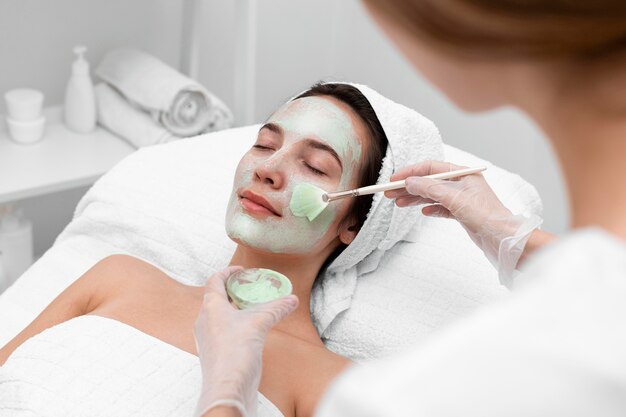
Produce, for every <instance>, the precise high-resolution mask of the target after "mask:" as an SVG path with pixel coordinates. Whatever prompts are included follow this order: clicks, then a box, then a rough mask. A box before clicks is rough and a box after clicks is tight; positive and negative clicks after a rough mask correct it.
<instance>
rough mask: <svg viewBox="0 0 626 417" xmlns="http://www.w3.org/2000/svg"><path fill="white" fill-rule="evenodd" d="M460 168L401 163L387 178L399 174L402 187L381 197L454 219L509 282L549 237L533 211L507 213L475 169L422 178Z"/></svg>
mask: <svg viewBox="0 0 626 417" xmlns="http://www.w3.org/2000/svg"><path fill="white" fill-rule="evenodd" d="M462 168H463V167H460V166H457V165H454V164H451V163H449V162H440V161H425V162H422V163H419V164H416V165H412V166H408V167H405V168H403V169H401V170H399V171H398V172H396V173H395V174H394V175H392V176H391V179H390V180H391V181H398V180H402V179H405V180H406V187H405V188H403V189H399V190H393V191H387V192H385V196H386V197H388V198H394V199H395V200H396V204H397V205H398V206H400V207H404V206H414V205H421V204H429V205H428V206H426V207H424V208H423V209H422V213H423V214H424V215H427V216H432V217H446V218H452V219H456V220H457V221H458V222H459V223H461V225H462V226H463V228H464V229H465V230H466V231H467V233H468V234H469V236H470V238H471V239H472V241H473V242H474V243H476V245H477V246H478V247H479V248H480V249H481V250H482V251H483V252H484V254H485V256H486V257H487V259H489V261H490V262H491V263H492V264H493V265H494V266H495V267H496V268H497V269H498V275H499V276H500V281H501V282H502V283H503V284H504V285H507V286H511V285H512V280H513V275H514V271H515V269H516V268H517V267H518V266H520V265H521V262H523V261H524V260H525V259H526V258H528V257H529V256H530V255H531V254H532V253H533V252H535V251H536V250H537V249H538V248H539V247H541V246H543V245H545V244H546V243H548V242H550V241H552V240H554V239H555V237H554V236H553V235H550V234H549V233H546V232H542V231H540V230H539V229H538V227H539V226H540V225H541V223H542V221H543V220H542V219H541V218H540V217H539V216H536V215H531V216H529V217H526V216H522V215H514V214H513V213H511V211H510V210H508V209H507V208H506V207H505V206H504V204H502V202H501V201H500V200H499V199H498V197H497V196H496V194H495V193H494V192H493V190H492V189H491V187H490V186H489V184H487V181H485V178H484V177H483V176H482V175H481V174H473V175H467V176H465V177H460V178H456V179H453V180H434V179H431V178H424V177H425V176H427V175H431V174H438V173H442V172H449V171H453V170H457V169H462Z"/></svg>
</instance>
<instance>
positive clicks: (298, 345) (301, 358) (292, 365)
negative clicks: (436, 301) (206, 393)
mask: <svg viewBox="0 0 626 417" xmlns="http://www.w3.org/2000/svg"><path fill="white" fill-rule="evenodd" d="M263 355H264V358H263V359H264V361H263V362H264V363H263V366H268V365H269V366H271V367H272V368H273V369H272V372H271V373H269V374H270V375H272V377H273V381H271V382H270V381H263V382H266V383H267V385H266V384H264V383H262V384H261V386H262V387H267V388H269V387H270V386H271V385H272V382H274V383H275V382H276V381H281V380H282V381H288V382H289V388H288V390H289V391H291V395H292V396H293V398H295V407H296V410H295V415H297V416H312V415H313V412H314V411H315V407H316V406H317V404H318V402H319V401H320V399H321V397H322V395H323V394H324V392H325V391H326V389H327V388H328V385H329V384H330V383H331V382H332V380H333V379H334V378H335V377H336V376H337V375H338V374H339V373H340V372H341V371H342V370H343V369H344V368H345V367H346V366H348V365H349V364H350V363H351V362H350V360H348V359H347V358H344V357H343V356H340V355H337V354H336V353H333V352H331V351H330V350H328V349H327V348H326V347H325V346H324V345H323V344H322V342H321V341H319V343H312V342H311V341H308V340H303V339H300V338H297V337H294V336H292V335H290V334H287V333H284V332H281V331H271V332H270V334H269V335H268V337H267V341H266V347H265V350H264V354H263ZM263 374H264V375H266V372H265V368H264V372H263ZM281 374H282V378H281V377H280V376H279V375H281ZM283 389H285V388H284V387H283Z"/></svg>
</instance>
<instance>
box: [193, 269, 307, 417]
mask: <svg viewBox="0 0 626 417" xmlns="http://www.w3.org/2000/svg"><path fill="white" fill-rule="evenodd" d="M241 269H242V268H241V267H229V268H226V269H225V270H223V271H221V272H217V273H215V274H214V275H213V276H211V278H209V280H208V281H207V284H206V287H205V294H204V301H203V302H202V308H201V309H200V314H199V315H198V318H197V320H196V323H195V326H194V334H195V338H196V347H197V349H198V356H199V357H200V364H201V368H202V393H201V395H200V400H199V401H198V407H197V408H196V413H195V415H196V416H202V415H203V414H204V413H205V412H207V411H208V410H210V409H212V408H214V407H217V406H220V405H228V406H232V407H235V408H237V409H238V410H239V411H240V412H241V415H242V416H243V417H254V416H256V411H257V392H258V389H259V383H260V381H261V364H262V354H263V345H264V344H265V337H266V335H267V332H268V331H269V330H270V328H271V327H272V326H274V325H275V324H276V323H278V322H279V321H280V320H282V319H283V318H284V317H285V316H287V315H288V314H289V313H291V312H292V311H294V310H295V309H296V307H297V306H298V298H297V297H296V296H295V295H289V296H287V297H283V298H281V299H278V300H274V301H271V302H269V303H265V304H260V305H258V306H255V307H253V308H249V309H246V310H239V309H237V307H235V306H234V305H231V303H230V302H229V301H228V295H227V294H226V287H225V283H226V279H227V278H228V277H229V276H230V275H232V274H233V273H234V272H236V271H239V270H241Z"/></svg>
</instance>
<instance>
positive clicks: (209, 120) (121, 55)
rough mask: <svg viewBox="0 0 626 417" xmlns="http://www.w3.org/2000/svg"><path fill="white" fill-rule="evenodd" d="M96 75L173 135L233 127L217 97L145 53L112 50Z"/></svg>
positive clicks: (126, 49) (121, 49) (227, 111)
mask: <svg viewBox="0 0 626 417" xmlns="http://www.w3.org/2000/svg"><path fill="white" fill-rule="evenodd" d="M95 73H96V75H97V76H98V77H100V78H101V79H102V80H103V81H105V82H106V83H108V84H110V85H111V86H113V87H115V88H116V89H117V90H118V91H119V92H120V93H121V94H122V95H123V96H124V97H125V98H126V99H127V100H128V101H130V102H131V103H133V104H134V105H136V106H138V107H139V108H141V109H143V110H145V111H147V112H149V113H150V114H151V116H152V118H153V120H155V121H156V122H158V123H160V124H161V125H162V126H163V127H165V128H166V129H167V130H168V131H170V132H171V133H172V134H174V135H176V136H181V137H186V136H194V135H197V134H200V133H204V132H212V131H215V130H221V129H226V128H229V127H231V126H232V124H233V120H234V118H233V114H232V112H231V111H230V109H229V108H228V107H227V106H226V105H225V104H224V103H223V102H222V101H221V100H220V99H219V98H217V97H216V96H215V95H214V94H211V93H210V92H209V91H208V90H207V89H205V88H204V87H203V86H202V85H200V84H198V83H197V82H196V81H194V80H192V79H190V78H188V77H186V76H185V75H183V74H181V73H179V72H178V71H176V70H175V69H173V68H171V67H170V66H168V65H167V64H165V63H164V62H163V61H161V60H159V59H157V58H155V57H154V56H152V55H149V54H147V53H145V52H142V51H139V50H136V49H131V48H119V49H114V50H112V51H110V52H109V53H107V54H106V55H105V56H104V58H103V59H102V61H101V62H100V64H99V65H98V67H97V68H96V71H95Z"/></svg>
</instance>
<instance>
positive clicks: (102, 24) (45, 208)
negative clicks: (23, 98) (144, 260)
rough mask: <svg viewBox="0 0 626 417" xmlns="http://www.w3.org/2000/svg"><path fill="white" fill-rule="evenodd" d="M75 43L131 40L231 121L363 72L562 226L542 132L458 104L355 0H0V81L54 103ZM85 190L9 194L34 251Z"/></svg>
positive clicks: (263, 114) (556, 227)
mask: <svg viewBox="0 0 626 417" xmlns="http://www.w3.org/2000/svg"><path fill="white" fill-rule="evenodd" d="M191 25H194V26H191ZM191 39H195V42H194V43H191V41H190V40H191ZM77 44H84V45H86V46H87V47H88V48H89V51H88V53H87V58H88V59H89V61H90V62H91V63H92V67H93V66H95V64H97V62H98V61H99V59H100V58H101V57H102V55H103V54H104V53H105V52H106V51H108V50H109V49H111V48H114V47H118V46H123V45H129V46H135V47H138V48H141V49H144V50H145V51H147V52H149V53H152V54H154V55H156V56H157V57H159V58H160V59H162V60H163V61H165V62H167V63H168V64H170V65H172V66H174V67H176V68H179V69H184V70H191V71H192V72H193V73H194V74H195V75H196V76H197V78H198V79H199V81H200V82H202V83H203V84H204V85H205V86H206V87H207V88H209V89H210V90H211V91H213V92H214V93H215V94H217V95H218V96H219V97H221V98H222V99H223V100H224V102H225V103H226V104H227V105H229V106H230V107H231V108H232V109H233V110H234V112H235V115H236V117H237V124H239V125H244V124H249V123H256V122H261V121H262V120H264V119H265V118H267V117H268V116H269V115H270V114H271V112H272V111H273V110H274V109H275V108H276V107H277V106H279V105H280V104H281V103H283V102H284V101H285V100H286V99H288V98H290V97H291V96H293V95H294V94H296V93H298V92H300V91H302V90H304V89H305V88H307V87H308V86H309V85H311V84H313V83H315V82H316V81H318V80H322V79H323V80H328V81H332V80H350V81H355V82H360V83H364V84H368V85H370V86H371V87H373V88H375V89H377V90H378V91H380V92H381V93H383V94H384V95H386V96H388V97H390V98H391V99H393V100H395V101H397V102H400V103H402V104H405V105H407V106H409V107H412V108H414V109H416V110H418V111H419V112H421V113H422V114H424V115H425V116H427V117H428V118H430V119H431V120H433V121H434V122H435V123H436V124H437V126H438V127H439V129H440V131H441V134H442V136H443V139H444V141H445V142H447V143H449V144H451V145H453V146H456V147H458V148H461V149H464V150H466V151H469V152H472V153H474V154H476V155H478V156H480V157H482V158H484V159H487V160H489V161H491V162H493V163H495V164H497V165H499V166H502V167H503V168H505V169H508V170H510V171H513V172H516V173H518V174H520V175H521V176H523V177H524V178H525V179H527V180H528V181H530V182H531V183H532V184H534V185H535V187H536V188H537V189H538V191H539V193H540V194H541V197H542V198H543V201H544V207H545V208H544V217H545V224H544V228H545V229H547V230H549V231H552V232H556V233H560V232H562V231H563V230H564V229H565V228H566V226H567V223H568V214H567V203H566V195H565V194H564V191H563V183H562V178H561V176H560V174H559V172H558V170H557V167H556V161H555V159H554V155H553V153H552V150H551V149H550V148H549V146H548V144H547V142H546V141H545V140H543V135H542V133H541V132H539V131H538V129H537V128H536V127H535V126H533V125H532V124H531V123H530V122H529V121H528V119H526V118H525V117H524V116H523V115H521V114H519V113H518V112H516V111H513V110H510V109H503V110H498V111H495V112H490V113H487V114H481V115H470V114H465V113H463V112H461V111H459V110H457V109H455V108H454V107H453V105H452V104H451V103H450V102H448V101H447V99H446V98H445V97H443V96H442V95H441V94H439V93H438V92H436V91H435V90H434V89H433V88H432V87H431V86H430V85H429V84H428V83H427V82H426V81H424V80H423V79H422V78H421V77H420V76H419V75H417V74H416V73H415V72H414V71H413V70H412V69H411V67H410V66H409V64H408V63H407V62H406V61H405V60H404V59H403V58H402V57H401V56H400V55H399V53H398V52H397V51H396V50H395V49H394V48H393V46H392V45H391V44H390V43H389V42H388V41H387V40H386V39H385V38H384V37H383V36H382V34H380V33H379V32H378V31H377V29H376V27H375V26H374V24H373V23H372V22H371V21H370V20H369V17H368V16H367V15H366V13H365V11H364V10H363V8H362V6H361V5H360V3H359V1H358V0H340V1H337V0H267V1H263V2H261V1H259V0H228V1H224V0H133V1H125V0H106V1H105V0H55V1H54V2H51V1H47V0H19V1H17V0H15V1H9V0H4V1H0V60H1V62H2V65H0V92H4V91H6V90H9V89H12V88H17V87H34V88H37V89H40V90H42V91H43V92H44V94H45V96H46V105H59V104H62V102H63V94H64V90H65V84H66V82H67V80H68V77H69V71H70V65H71V62H72V59H73V56H72V47H73V46H74V45H77ZM190 48H191V50H190ZM4 112H5V109H4V103H2V104H0V113H4ZM0 175H3V173H2V167H0ZM5 175H6V174H5ZM85 190H86V188H83V189H76V190H74V191H70V192H65V193H57V194H54V195H48V196H42V197H37V198H35V199H30V200H28V201H21V202H17V203H18V204H21V205H22V206H23V207H24V208H25V210H26V214H27V216H29V217H30V218H31V219H33V220H34V223H35V231H36V232H35V254H36V255H37V256H39V255H41V254H42V253H43V251H45V250H46V249H47V248H48V247H49V246H50V245H51V244H52V242H53V240H54V238H55V237H56V235H57V234H58V233H59V232H60V231H61V230H62V228H63V227H64V226H65V224H67V222H68V221H69V220H70V219H71V215H72V212H73V208H74V206H75V205H76V203H77V202H78V199H79V198H80V196H81V195H82V194H83V193H84V192H85Z"/></svg>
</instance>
